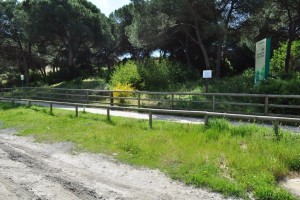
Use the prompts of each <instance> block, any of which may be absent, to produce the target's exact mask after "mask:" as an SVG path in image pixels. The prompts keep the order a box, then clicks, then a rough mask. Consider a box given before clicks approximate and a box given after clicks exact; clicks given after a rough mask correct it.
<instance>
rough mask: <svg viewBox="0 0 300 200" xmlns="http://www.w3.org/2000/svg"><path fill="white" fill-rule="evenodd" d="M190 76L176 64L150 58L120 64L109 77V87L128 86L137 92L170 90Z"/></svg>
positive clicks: (182, 67) (180, 65) (181, 66)
mask: <svg viewBox="0 0 300 200" xmlns="http://www.w3.org/2000/svg"><path fill="white" fill-rule="evenodd" d="M191 74H192V73H190V72H189V71H188V70H186V69H185V68H184V66H183V65H182V64H180V63H178V62H173V61H169V60H168V59H157V58H150V59H145V60H140V61H128V62H126V63H125V64H120V65H119V66H118V67H117V68H116V70H115V71H114V72H113V74H112V76H111V80H110V85H111V86H112V87H115V86H116V85H118V84H130V85H131V86H132V87H133V88H135V89H138V90H152V91H158V90H171V89H172V88H174V87H175V85H176V84H178V83H185V82H186V80H187V79H188V77H189V76H190V75H191Z"/></svg>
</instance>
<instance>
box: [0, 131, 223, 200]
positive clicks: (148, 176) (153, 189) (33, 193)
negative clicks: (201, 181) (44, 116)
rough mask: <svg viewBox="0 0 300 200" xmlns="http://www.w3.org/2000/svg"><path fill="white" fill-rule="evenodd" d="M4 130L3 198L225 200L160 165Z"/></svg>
mask: <svg viewBox="0 0 300 200" xmlns="http://www.w3.org/2000/svg"><path fill="white" fill-rule="evenodd" d="M15 133H16V131H15V130H14V129H3V130H0V199H1V200H2V199H3V200H15V199H22V200H27V199H28V200H29V199H30V200H32V199H42V200H43V199H59V200H62V199H64V200H68V199H72V200H73V199H85V200H89V199H118V200H123V199H126V200H129V199H142V200H148V199H155V200H156V199H166V200H167V199H176V200H177V199H184V200H188V199H191V200H196V199H197V200H199V199H211V200H218V199H223V197H222V196H221V195H220V194H216V193H212V192H209V191H207V190H205V189H196V188H193V187H190V186H185V185H183V184H182V183H180V182H177V181H173V180H171V179H169V178H168V177H166V176H165V175H164V174H163V173H161V172H159V171H158V170H149V169H145V168H137V167H132V166H129V165H125V164H121V163H119V162H117V161H115V160H114V159H113V158H111V157H108V156H105V155H101V154H91V153H76V152H74V149H73V145H72V144H70V143H55V144H40V143H35V142H33V138H29V137H18V136H16V135H15Z"/></svg>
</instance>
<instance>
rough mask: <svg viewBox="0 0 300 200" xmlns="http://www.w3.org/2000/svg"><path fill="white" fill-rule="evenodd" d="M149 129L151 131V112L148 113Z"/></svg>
mask: <svg viewBox="0 0 300 200" xmlns="http://www.w3.org/2000/svg"><path fill="white" fill-rule="evenodd" d="M149 128H150V129H152V112H149Z"/></svg>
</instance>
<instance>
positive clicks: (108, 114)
mask: <svg viewBox="0 0 300 200" xmlns="http://www.w3.org/2000/svg"><path fill="white" fill-rule="evenodd" d="M107 121H111V118H110V109H109V108H107Z"/></svg>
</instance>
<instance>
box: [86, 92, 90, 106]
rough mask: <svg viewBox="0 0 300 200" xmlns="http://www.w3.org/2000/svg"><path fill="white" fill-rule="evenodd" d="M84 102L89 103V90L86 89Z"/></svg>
mask: <svg viewBox="0 0 300 200" xmlns="http://www.w3.org/2000/svg"><path fill="white" fill-rule="evenodd" d="M86 103H87V104H88V103H89V91H88V90H87V91H86Z"/></svg>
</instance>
